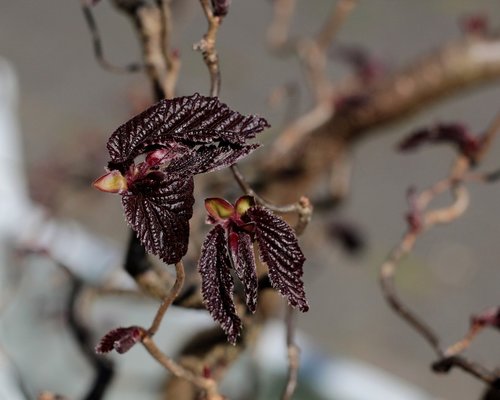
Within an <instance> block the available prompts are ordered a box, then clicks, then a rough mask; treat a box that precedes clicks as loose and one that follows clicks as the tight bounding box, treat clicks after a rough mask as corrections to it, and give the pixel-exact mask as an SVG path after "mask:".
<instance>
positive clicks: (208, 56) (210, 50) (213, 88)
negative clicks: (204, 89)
mask: <svg viewBox="0 0 500 400" xmlns="http://www.w3.org/2000/svg"><path fill="white" fill-rule="evenodd" d="M200 4H201V7H202V8H203V12H204V13H205V17H206V18H207V22H208V30H207V33H205V35H203V38H202V39H201V40H200V41H199V42H198V43H196V44H194V46H193V49H194V50H198V51H201V54H202V55H203V60H204V61H205V64H206V65H207V68H208V72H209V74H210V96H212V97H217V96H219V92H220V86H221V77H220V69H219V56H218V54H217V49H216V47H215V44H216V42H217V32H218V31H219V26H220V23H221V18H222V17H217V16H215V15H214V13H213V10H212V7H211V6H210V1H209V0H200Z"/></svg>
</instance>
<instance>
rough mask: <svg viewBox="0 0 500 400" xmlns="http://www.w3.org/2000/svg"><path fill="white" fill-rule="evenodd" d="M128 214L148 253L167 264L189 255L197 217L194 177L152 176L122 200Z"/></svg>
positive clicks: (135, 185) (135, 184) (136, 186)
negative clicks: (191, 224)
mask: <svg viewBox="0 0 500 400" xmlns="http://www.w3.org/2000/svg"><path fill="white" fill-rule="evenodd" d="M122 203H123V207H124V209H125V215H126V218H127V221H128V223H129V224H130V226H131V227H132V228H133V229H134V230H135V232H136V233H137V236H138V237H139V239H140V241H141V243H142V244H143V245H144V247H145V248H146V250H147V251H149V252H151V253H153V254H156V255H158V256H159V257H160V258H161V259H162V260H163V261H165V262H166V263H167V264H173V263H176V262H178V261H179V260H180V259H181V258H182V257H183V256H184V254H186V252H187V247H188V240H189V219H190V218H191V216H192V214H193V204H194V197H193V177H192V176H190V175H188V176H180V175H171V174H164V173H161V172H159V171H158V172H156V173H154V174H153V173H150V174H148V175H146V176H145V177H144V178H142V179H140V180H137V181H135V182H134V183H133V184H132V186H131V187H130V188H129V191H128V192H126V193H125V194H124V195H123V197H122Z"/></svg>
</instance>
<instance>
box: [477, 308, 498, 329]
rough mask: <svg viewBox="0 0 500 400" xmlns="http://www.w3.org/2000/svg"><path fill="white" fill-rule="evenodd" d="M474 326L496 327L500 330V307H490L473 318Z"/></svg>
mask: <svg viewBox="0 0 500 400" xmlns="http://www.w3.org/2000/svg"><path fill="white" fill-rule="evenodd" d="M471 325H472V326H480V327H486V326H490V327H494V328H497V329H500V307H490V308H488V309H486V310H484V311H482V312H481V313H479V314H475V315H473V316H472V317H471Z"/></svg>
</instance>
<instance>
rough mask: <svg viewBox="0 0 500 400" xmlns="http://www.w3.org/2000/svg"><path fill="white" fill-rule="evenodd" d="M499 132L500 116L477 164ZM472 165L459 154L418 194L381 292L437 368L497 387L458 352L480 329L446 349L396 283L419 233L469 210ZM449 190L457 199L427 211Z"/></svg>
mask: <svg viewBox="0 0 500 400" xmlns="http://www.w3.org/2000/svg"><path fill="white" fill-rule="evenodd" d="M498 131H500V115H497V116H496V117H495V119H494V121H493V123H492V124H491V125H490V128H489V129H488V130H487V132H486V133H485V135H484V141H483V146H484V147H483V148H482V149H481V151H480V152H479V153H478V155H477V156H476V157H475V160H474V161H475V162H476V163H477V162H479V161H480V160H481V159H482V158H483V157H484V155H485V154H486V152H487V151H488V149H489V148H490V147H491V142H492V140H493V139H494V137H495V136H496V135H497V133H498ZM470 168H471V162H470V160H469V159H468V158H467V157H466V156H465V155H461V156H459V157H458V158H457V160H456V162H455V164H454V166H453V168H452V170H451V172H450V174H449V176H448V178H447V179H445V180H442V181H439V182H437V183H436V184H434V185H433V186H431V187H430V188H428V189H426V190H424V191H422V192H421V193H420V194H419V195H418V196H416V198H415V199H414V201H413V208H414V209H413V210H412V211H411V212H412V213H413V214H414V215H411V217H412V218H413V223H410V224H409V225H410V226H409V229H408V231H407V233H406V234H405V235H404V236H403V239H402V240H401V242H400V243H399V244H398V245H397V246H396V247H395V248H394V250H393V251H392V252H391V253H390V255H389V257H388V258H387V260H386V261H385V262H384V263H383V264H382V266H381V268H380V284H381V288H382V292H383V294H384V296H385V298H386V300H387V302H388V303H389V305H390V306H391V307H392V308H393V310H394V311H395V312H396V313H397V314H398V315H399V316H400V317H401V318H402V319H403V320H405V321H406V322H407V323H408V324H409V325H410V326H411V327H413V328H414V329H415V330H416V331H417V332H418V333H419V334H420V335H421V336H422V337H424V339H426V341H427V342H428V343H429V344H430V346H431V347H432V348H433V350H434V351H435V353H436V355H437V356H438V358H439V360H438V361H437V362H435V363H434V364H433V370H434V371H436V372H448V371H450V370H451V368H453V367H459V368H461V369H462V370H464V371H466V372H468V373H470V374H471V375H473V376H475V377H476V378H478V379H480V380H482V381H484V382H486V383H488V384H490V385H495V386H496V385H499V384H500V375H499V374H497V373H495V372H491V371H488V370H487V369H486V368H484V367H482V366H481V365H479V364H477V363H474V362H472V361H469V360H467V359H466V358H464V357H462V356H458V355H457V354H458V353H460V352H461V351H463V350H464V349H465V348H467V347H468V345H469V344H470V342H471V341H472V339H473V338H474V337H475V336H476V334H477V332H478V329H472V330H471V331H470V332H469V334H468V335H467V336H466V337H465V338H464V339H463V340H462V341H460V342H458V343H456V344H455V345H453V346H450V347H449V348H448V349H446V350H443V349H442V348H441V344H440V340H439V337H438V335H437V333H436V332H434V330H433V329H432V328H431V327H430V326H429V325H428V324H426V323H425V322H424V321H423V320H422V319H421V318H420V317H419V316H417V315H416V314H415V313H414V312H413V311H411V310H410V309H409V308H408V306H406V305H405V304H404V303H403V301H402V300H401V299H400V297H399V296H398V295H397V292H396V289H395V283H394V278H395V274H396V272H397V267H398V265H399V263H400V261H401V259H402V258H403V257H404V256H406V255H407V254H408V253H409V252H410V251H411V250H412V249H413V247H414V244H415V242H416V240H417V238H418V236H419V235H420V234H421V233H423V232H424V231H425V230H428V229H430V228H431V227H433V226H434V225H436V224H443V223H449V222H452V221H454V220H455V219H457V218H459V217H460V216H461V215H462V214H463V213H464V212H465V210H466V209H467V206H468V204H469V197H468V192H467V189H466V188H465V186H464V181H465V180H466V179H468V178H470V175H469V174H468V172H469V170H470ZM446 190H451V192H452V195H453V196H454V202H453V203H452V204H451V205H450V206H448V207H444V208H441V209H437V210H430V211H427V210H426V208H427V207H428V205H429V204H430V202H431V201H432V199H433V198H435V197H436V196H437V195H439V194H441V193H443V192H445V191H446Z"/></svg>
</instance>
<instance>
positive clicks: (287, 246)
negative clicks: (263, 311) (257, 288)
mask: <svg viewBox="0 0 500 400" xmlns="http://www.w3.org/2000/svg"><path fill="white" fill-rule="evenodd" d="M246 216H247V217H248V219H249V220H250V221H252V222H254V223H255V235H256V239H257V242H258V244H259V250H260V258H261V259H262V261H263V262H265V263H266V264H267V266H268V269H269V279H270V281H271V285H272V286H273V288H274V289H276V290H278V291H279V292H280V293H281V294H282V295H283V296H285V297H286V298H287V300H288V303H289V304H290V305H291V306H293V307H297V308H298V309H299V310H300V311H304V312H305V311H307V310H308V309H309V305H308V304H307V300H306V295H305V292H304V284H303V282H302V275H303V269H302V267H303V265H304V261H305V257H304V254H302V250H301V249H300V247H299V244H298V241H297V237H296V236H295V232H294V231H293V229H292V228H291V227H290V226H289V225H288V224H287V223H286V222H285V221H283V220H282V219H281V218H279V217H277V216H276V215H274V214H273V213H271V212H270V211H269V210H268V209H266V208H264V207H260V206H255V207H251V208H250V209H249V210H248V211H247V213H246Z"/></svg>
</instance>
